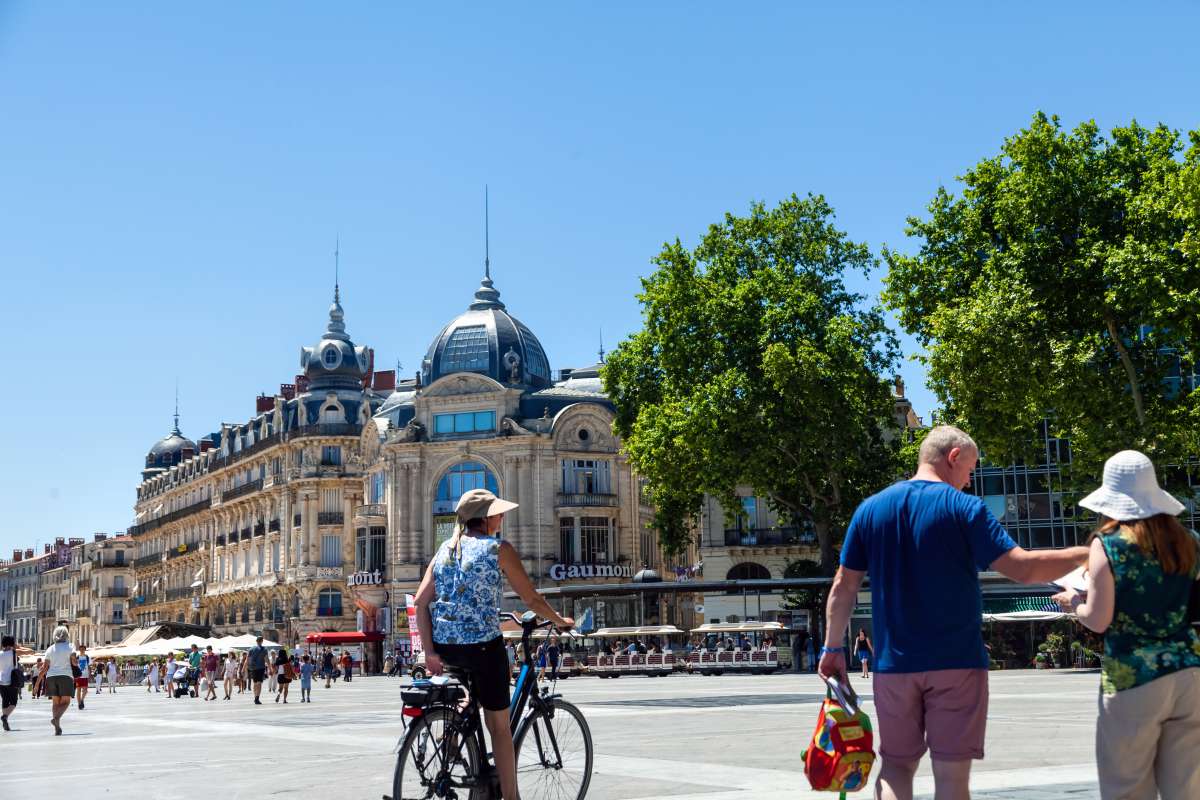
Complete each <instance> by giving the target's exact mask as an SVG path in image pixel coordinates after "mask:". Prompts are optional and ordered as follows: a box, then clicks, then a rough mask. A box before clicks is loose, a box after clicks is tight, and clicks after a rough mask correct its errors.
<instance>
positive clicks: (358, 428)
mask: <svg viewBox="0 0 1200 800" xmlns="http://www.w3.org/2000/svg"><path fill="white" fill-rule="evenodd" d="M361 433H362V425H349V424H346V423H344V422H343V423H333V424H327V425H308V426H306V427H303V428H295V429H293V430H291V431H289V433H288V439H307V438H310V437H313V436H358V435H360V434H361Z"/></svg>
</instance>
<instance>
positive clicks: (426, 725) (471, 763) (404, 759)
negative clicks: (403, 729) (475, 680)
mask: <svg viewBox="0 0 1200 800" xmlns="http://www.w3.org/2000/svg"><path fill="white" fill-rule="evenodd" d="M454 718H455V714H454V712H453V711H451V710H450V709H448V708H431V709H428V710H427V711H426V712H425V714H424V715H423V716H421V717H418V718H417V719H415V720H414V721H413V723H412V725H411V726H410V727H409V729H408V733H407V734H406V735H405V737H404V744H402V745H401V746H400V754H399V755H398V756H397V757H396V774H395V776H394V777H393V779H392V800H432V798H445V797H449V796H450V795H451V793H453V794H454V795H455V796H457V797H460V798H477V797H482V796H483V795H482V794H480V793H479V792H478V791H477V790H471V789H464V788H462V787H463V786H464V785H467V784H470V783H473V782H474V781H475V776H477V775H478V774H479V743H478V742H477V741H476V740H475V737H473V736H467V737H463V736H462V734H460V733H459V732H458V731H457V729H454V728H452V721H453V720H454ZM447 735H449V736H450V737H451V741H449V742H447V741H446V738H447Z"/></svg>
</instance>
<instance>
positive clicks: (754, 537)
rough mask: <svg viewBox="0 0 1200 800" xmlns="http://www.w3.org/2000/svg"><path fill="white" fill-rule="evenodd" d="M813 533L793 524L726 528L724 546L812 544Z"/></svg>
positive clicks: (815, 539) (814, 536)
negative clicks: (777, 526)
mask: <svg viewBox="0 0 1200 800" xmlns="http://www.w3.org/2000/svg"><path fill="white" fill-rule="evenodd" d="M816 541H817V537H816V534H815V533H812V532H811V531H806V530H802V529H801V528H798V527H795V526H789V527H784V528H727V529H726V530H725V546H726V547H786V546H788V545H801V544H814V543H815V542H816Z"/></svg>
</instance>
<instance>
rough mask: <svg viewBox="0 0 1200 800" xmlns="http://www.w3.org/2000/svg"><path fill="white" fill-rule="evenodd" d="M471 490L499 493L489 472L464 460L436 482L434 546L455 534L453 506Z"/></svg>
mask: <svg viewBox="0 0 1200 800" xmlns="http://www.w3.org/2000/svg"><path fill="white" fill-rule="evenodd" d="M472 489H487V490H488V491H489V492H494V493H495V494H499V493H500V485H499V483H497V482H496V476H495V475H493V474H492V471H491V470H489V469H488V468H487V467H485V466H484V465H483V464H481V463H479V462H478V461H463V462H461V463H458V464H455V465H454V466H452V467H450V469H448V470H446V472H445V474H444V475H442V479H441V480H440V481H438V485H437V495H436V496H435V497H434V501H433V514H434V517H433V546H434V549H437V547H438V546H440V545H441V543H442V542H444V541H446V540H447V539H449V538H450V537H451V536H453V535H454V519H455V517H454V506H455V505H456V504H457V503H458V499H459V498H460V497H462V496H463V495H464V494H466V493H467V492H469V491H471V490H472Z"/></svg>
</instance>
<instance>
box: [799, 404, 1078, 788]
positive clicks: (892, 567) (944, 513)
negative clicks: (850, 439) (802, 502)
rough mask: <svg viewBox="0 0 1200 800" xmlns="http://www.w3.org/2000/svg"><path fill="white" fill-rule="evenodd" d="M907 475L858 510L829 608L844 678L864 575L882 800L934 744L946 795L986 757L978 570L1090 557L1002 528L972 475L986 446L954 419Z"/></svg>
mask: <svg viewBox="0 0 1200 800" xmlns="http://www.w3.org/2000/svg"><path fill="white" fill-rule="evenodd" d="M919 460H920V463H919V464H918V465H917V474H916V475H914V476H913V478H912V479H911V480H907V481H901V482H899V483H897V484H895V485H893V486H890V487H888V488H887V489H884V490H883V491H882V492H880V493H878V494H876V495H874V496H872V497H869V498H867V499H866V500H865V501H864V502H863V504H862V505H860V506H859V507H858V509H857V510H856V511H855V512H854V518H853V519H852V520H851V521H850V527H849V528H848V529H847V531H846V541H845V544H844V545H843V546H842V565H841V568H840V569H839V570H838V573H837V577H836V578H834V582H833V588H832V589H831V591H830V594H829V603H828V606H827V609H826V634H825V646H824V647H823V648H821V663H820V667H819V670H820V672H821V674H822V675H825V676H829V677H834V676H837V677H839V678H840V679H841V680H842V681H846V680H847V677H846V648H845V647H844V646H843V637H844V635H845V633H846V629H847V625H848V624H849V622H850V612H851V611H852V610H853V608H854V604H855V600H856V599H857V597H858V590H859V587H860V586H861V585H862V581H863V578H864V577H865V576H866V575H868V574H869V575H870V576H871V622H872V627H873V630H874V635H875V642H874V644H875V678H874V684H873V687H872V688H873V692H874V700H875V713H876V715H877V716H878V723H879V725H878V727H879V737H880V740H881V743H882V744H881V747H880V755H881V756H882V757H883V766H882V768H881V769H880V772H879V782H880V786H879V792H878V793H877V795H876V796H877V797H884V798H911V797H912V781H913V774H914V773H915V772H916V769H917V764H918V763H919V762H920V760H921V756H922V755H924V754H925V750H926V747H927V746H928V749H929V751H930V755H931V757H932V758H933V775H934V782H935V784H936V791H937V794H938V796H939V797H941V796H943V794H945V796H946V797H968V796H969V781H970V775H971V759H976V758H983V740H984V732H985V728H986V725H987V699H988V693H987V667H988V657H987V650H986V648H984V645H983V632H982V605H983V600H982V596H981V593H980V588H979V571H980V570H988V569H991V570H995V571H997V572H1000V573H1002V574H1003V575H1006V576H1008V577H1009V578H1011V579H1013V580H1015V581H1018V582H1020V583H1045V582H1047V581H1050V580H1053V579H1055V578H1057V577H1060V576H1062V575H1065V574H1066V573H1068V572H1070V571H1071V570H1072V569H1074V568H1075V567H1077V566H1078V565H1080V564H1082V563H1084V562H1085V561H1086V560H1087V555H1088V549H1087V548H1086V547H1069V548H1066V549H1065V550H1049V551H1048V550H1038V551H1028V550H1025V549H1023V548H1021V547H1018V546H1017V544H1016V542H1014V541H1013V540H1012V538H1011V537H1010V536H1009V535H1008V533H1007V532H1006V531H1005V530H1004V528H1003V527H1001V525H1000V523H999V522H997V521H996V518H995V517H993V516H992V514H991V512H990V511H988V509H987V506H985V505H984V504H983V501H982V500H980V499H979V498H978V497H974V496H972V495H968V494H964V493H963V492H962V491H961V489H962V488H963V487H965V486H966V485H967V484H968V483H969V482H970V480H971V472H972V471H973V470H974V469H975V465H976V463H977V462H978V461H979V449H978V448H977V447H976V445H975V442H974V441H972V439H971V437H970V436H968V435H967V434H966V433H964V432H963V431H961V430H959V429H958V428H955V427H953V426H949V425H943V426H939V427H936V428H933V429H932V430H930V431H929V433H928V434H927V435H926V437H925V440H924V441H923V442H922V443H921V452H920V458H919Z"/></svg>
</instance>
